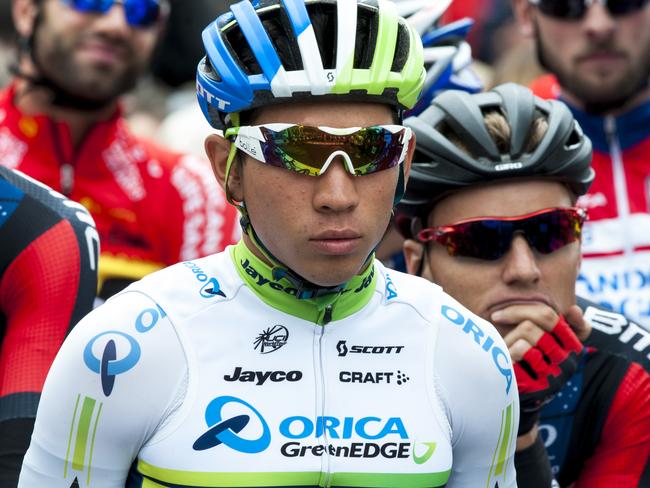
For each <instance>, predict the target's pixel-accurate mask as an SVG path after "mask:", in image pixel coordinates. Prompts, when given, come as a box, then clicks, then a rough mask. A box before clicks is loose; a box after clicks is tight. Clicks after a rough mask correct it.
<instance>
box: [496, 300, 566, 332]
mask: <svg viewBox="0 0 650 488" xmlns="http://www.w3.org/2000/svg"><path fill="white" fill-rule="evenodd" d="M558 316H559V315H558V313H557V312H556V311H555V310H553V308H551V307H550V306H549V305H547V304H545V303H528V304H522V305H510V306H508V307H505V308H502V309H499V310H497V311H495V312H493V313H492V315H491V316H490V320H491V321H492V322H493V323H495V324H499V325H517V324H520V323H521V322H523V321H524V320H531V321H533V322H534V323H536V324H537V325H538V326H540V327H541V328H542V329H544V330H547V331H550V330H551V329H552V328H553V326H555V324H556V323H557V319H558Z"/></svg>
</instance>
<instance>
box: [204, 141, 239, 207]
mask: <svg viewBox="0 0 650 488" xmlns="http://www.w3.org/2000/svg"><path fill="white" fill-rule="evenodd" d="M230 149H231V143H230V141H229V140H227V139H226V138H224V137H221V136H220V135H218V134H211V135H209V136H208V137H207V138H206V139H205V153H206V154H207V155H208V159H209V160H210V164H211V166H212V172H213V173H214V176H215V177H216V178H217V181H218V182H219V185H221V188H223V189H224V191H225V192H226V195H229V196H230V198H231V199H232V200H234V201H236V202H241V201H243V200H244V195H243V191H242V178H241V164H240V163H239V159H238V158H237V156H235V160H234V161H233V162H232V164H231V166H232V167H231V168H230V174H229V175H228V174H227V163H228V156H229V154H230ZM226 179H227V180H228V181H226ZM226 185H227V186H226Z"/></svg>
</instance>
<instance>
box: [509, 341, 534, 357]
mask: <svg viewBox="0 0 650 488" xmlns="http://www.w3.org/2000/svg"><path fill="white" fill-rule="evenodd" d="M532 347H533V346H532V344H530V343H528V342H527V341H525V340H524V339H518V340H516V341H515V342H514V343H513V344H512V345H511V346H509V347H508V352H509V353H510V357H511V358H512V361H513V362H515V363H516V362H518V361H521V360H522V359H523V357H524V356H525V355H526V353H527V352H528V351H529V350H530V349H532Z"/></svg>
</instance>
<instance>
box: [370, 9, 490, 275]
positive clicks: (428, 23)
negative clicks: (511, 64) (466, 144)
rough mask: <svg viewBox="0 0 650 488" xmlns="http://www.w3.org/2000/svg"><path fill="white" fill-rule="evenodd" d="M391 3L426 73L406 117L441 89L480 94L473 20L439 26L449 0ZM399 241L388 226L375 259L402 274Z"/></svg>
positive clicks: (418, 111) (464, 19) (480, 81)
mask: <svg viewBox="0 0 650 488" xmlns="http://www.w3.org/2000/svg"><path fill="white" fill-rule="evenodd" d="M394 3H395V4H396V5H397V11H398V12H399V14H400V15H402V16H404V17H405V18H406V20H407V22H408V23H409V24H411V25H412V26H413V27H414V28H415V29H416V30H417V32H418V33H419V34H420V37H421V38H422V44H423V46H424V66H425V69H426V70H427V76H426V78H425V81H424V87H423V89H422V93H421V94H420V97H419V99H418V102H417V104H416V106H415V107H413V108H412V109H411V110H409V111H407V112H406V115H407V116H408V115H416V114H419V113H420V112H422V110H424V109H425V108H426V107H428V106H429V104H430V103H431V100H433V98H434V97H435V96H436V95H438V94H439V93H441V92H442V91H444V90H450V89H457V90H464V91H467V92H469V93H476V92H479V91H481V89H482V88H483V85H484V84H485V83H486V79H485V78H486V76H488V77H489V75H488V74H487V71H486V70H485V69H483V70H480V71H481V72H482V76H481V77H479V76H478V74H477V73H476V69H475V68H476V65H475V64H474V62H473V59H472V50H471V48H470V45H469V44H468V43H467V41H466V38H467V36H468V34H469V32H470V31H471V29H472V27H473V25H474V21H473V20H472V19H469V18H462V19H458V20H456V21H454V22H452V23H449V24H442V22H441V18H443V16H444V15H445V13H446V12H447V11H448V9H449V8H450V5H452V0H442V1H435V2H432V1H431V0H401V1H398V0H395V2H394ZM456 3H458V2H456ZM403 242H404V239H403V237H402V236H401V235H400V233H399V232H398V231H397V230H396V228H395V227H394V226H393V225H391V226H389V227H388V229H387V230H386V234H385V235H384V238H383V239H382V241H381V243H380V245H379V247H378V248H377V258H378V259H380V260H381V261H382V262H383V263H384V264H385V265H386V266H388V267H389V268H392V269H395V270H398V271H406V266H405V264H404V255H403V253H402V243H403Z"/></svg>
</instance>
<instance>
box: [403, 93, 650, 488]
mask: <svg viewBox="0 0 650 488" xmlns="http://www.w3.org/2000/svg"><path fill="white" fill-rule="evenodd" d="M405 124H406V125H407V126H409V127H411V129H412V130H413V131H414V133H415V134H416V136H417V147H416V153H415V156H414V161H413V165H412V170H411V177H410V180H409V184H408V186H407V189H406V193H405V195H404V198H403V200H402V203H401V204H400V206H399V209H398V211H399V215H398V218H397V220H398V224H399V227H400V229H401V231H402V232H403V234H404V235H405V236H406V237H407V238H408V239H407V241H406V242H405V245H404V252H405V257H406V263H407V268H408V270H409V272H410V273H412V274H417V275H420V276H423V277H425V278H428V279H430V280H432V281H434V282H436V283H437V284H439V285H441V286H442V287H443V289H444V290H445V291H446V292H447V293H449V294H451V295H452V296H453V297H454V298H456V299H457V300H459V301H460V302H461V303H463V304H464V305H465V306H466V307H468V308H469V309H470V310H472V311H473V312H474V313H476V314H477V315H479V316H480V317H482V318H484V319H487V320H491V321H492V322H493V323H494V324H495V326H496V327H497V330H498V331H499V332H500V334H501V335H502V336H503V338H504V340H505V342H506V344H507V345H508V348H509V352H510V354H511V357H512V359H513V361H515V374H516V376H517V382H518V387H519V395H520V403H521V412H522V414H521V421H520V425H519V438H518V446H519V447H524V446H525V447H526V448H524V449H520V450H519V451H518V452H517V453H516V458H515V462H516V466H517V477H518V483H519V486H525V487H529V486H548V484H549V483H550V480H549V479H547V480H546V481H545V482H544V483H546V484H545V485H544V484H539V483H540V482H541V481H540V480H539V477H538V476H537V475H535V476H531V473H537V472H538V471H536V469H538V467H539V463H540V460H541V459H542V458H543V456H544V444H543V441H542V439H544V440H545V441H546V448H547V452H548V456H549V460H550V464H551V466H552V472H553V473H554V474H555V475H556V477H557V481H558V482H559V484H560V485H561V486H569V485H571V484H572V483H575V485H574V486H576V487H584V486H589V487H594V486H626V487H628V486H629V487H632V486H645V485H643V483H645V482H646V481H647V477H648V467H647V465H646V463H647V458H648V452H650V376H649V375H648V373H647V372H646V371H645V370H644V368H643V366H641V365H639V364H636V363H631V362H630V361H629V359H627V358H624V357H621V356H618V355H615V354H613V353H612V352H611V351H608V350H607V349H608V348H607V347H605V348H603V347H601V349H599V350H596V349H595V348H593V347H591V343H592V341H593V340H594V337H595V336H598V334H599V332H598V331H596V330H591V327H590V323H589V322H587V321H586V320H585V318H584V317H583V313H582V310H581V308H580V307H579V306H578V305H577V304H576V301H577V300H576V295H575V282H576V278H577V275H578V270H579V267H580V260H581V258H580V241H581V231H582V225H583V223H584V220H585V218H586V213H585V211H584V210H583V209H581V208H578V207H576V201H577V199H578V197H579V196H580V195H582V194H584V193H585V192H586V191H587V190H588V189H589V186H590V184H591V182H592V181H593V179H594V171H593V169H592V168H591V166H590V160H591V143H590V141H589V139H588V138H587V137H585V136H584V134H583V132H582V130H581V129H580V126H579V125H578V124H577V123H576V122H575V120H574V118H573V116H572V114H571V112H570V111H569V110H568V108H567V107H566V106H565V105H564V104H563V103H561V102H557V101H544V100H542V99H540V98H538V97H535V96H533V94H532V93H531V92H530V90H528V89H526V88H524V87H521V86H518V85H514V84H506V85H501V86H499V87H496V88H495V89H493V90H492V91H490V92H487V93H482V94H477V95H469V94H466V93H462V92H458V91H448V92H445V93H444V94H442V95H441V96H439V97H437V98H436V99H435V100H434V102H433V104H432V105H431V106H430V107H429V108H428V109H427V110H426V111H424V112H423V113H422V114H421V115H419V116H418V117H411V118H408V119H406V120H405ZM578 338H579V339H581V340H582V341H584V343H585V345H586V346H587V347H582V346H580V345H578V344H576V343H577V339H578ZM610 345H611V348H609V349H611V350H616V351H620V349H618V345H617V343H616V342H614V344H610ZM631 350H632V347H631V345H628V346H627V350H626V351H623V352H625V353H628V352H629V351H631ZM645 365H646V367H647V361H646V364H645ZM576 368H577V369H576ZM540 432H541V433H543V437H542V436H540V435H539V433H540ZM549 476H550V473H549Z"/></svg>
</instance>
